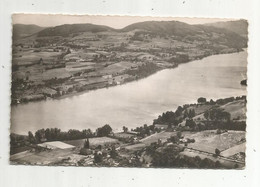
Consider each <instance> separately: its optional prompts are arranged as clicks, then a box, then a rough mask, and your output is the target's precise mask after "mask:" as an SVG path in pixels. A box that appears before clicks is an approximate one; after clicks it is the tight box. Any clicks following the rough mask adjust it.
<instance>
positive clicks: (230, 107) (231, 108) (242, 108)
mask: <svg viewBox="0 0 260 187" xmlns="http://www.w3.org/2000/svg"><path fill="white" fill-rule="evenodd" d="M220 108H223V109H224V110H225V111H226V112H229V113H230V114H231V119H236V118H238V117H239V119H240V120H245V119H246V103H245V101H244V100H240V101H233V102H230V103H227V104H225V105H223V106H221V107H220Z"/></svg>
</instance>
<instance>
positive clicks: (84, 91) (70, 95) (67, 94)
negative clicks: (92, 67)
mask: <svg viewBox="0 0 260 187" xmlns="http://www.w3.org/2000/svg"><path fill="white" fill-rule="evenodd" d="M246 50H247V48H243V49H242V50H241V51H239V52H228V53H221V54H212V55H209V56H205V57H203V58H200V59H197V60H191V61H188V62H185V63H181V64H177V65H176V66H174V67H171V68H160V69H158V70H157V71H156V72H155V73H152V74H150V75H148V76H145V77H138V78H137V79H135V80H131V81H126V82H123V83H122V84H119V85H110V86H107V87H100V88H96V89H91V90H83V91H80V92H75V91H74V92H72V93H66V94H64V95H61V96H58V97H54V98H52V97H46V99H42V100H37V101H28V102H26V103H30V102H39V101H43V100H61V99H65V98H69V97H73V96H79V95H82V94H85V93H88V92H90V91H96V90H100V89H109V88H110V87H115V86H121V85H125V84H127V83H131V82H134V81H139V80H142V79H144V78H147V77H149V76H151V75H154V74H156V73H158V72H160V71H162V70H165V69H174V68H178V67H179V65H182V64H187V63H190V62H194V61H198V60H202V59H204V58H208V57H212V56H216V55H225V54H233V53H240V52H243V51H246ZM21 104H25V103H21ZM12 105H17V104H12Z"/></svg>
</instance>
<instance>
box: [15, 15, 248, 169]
mask: <svg viewBox="0 0 260 187" xmlns="http://www.w3.org/2000/svg"><path fill="white" fill-rule="evenodd" d="M248 25H249V24H248V21H247V20H245V19H230V18H186V17H176V18H175V17H146V16H139V17H137V16H98V15H95V16H91V15H80V16H77V15H64V14H63V15H61V14H13V15H12V62H11V63H12V65H11V67H12V75H11V79H12V83H11V95H10V97H11V115H10V118H11V119H10V123H11V127H10V164H11V165H38V166H79V167H128V168H129V167H136V168H180V169H181V168H196V169H240V170H241V169H244V168H245V166H246V162H245V160H246V154H245V152H246V143H247V141H246V129H247V124H246V119H247V115H246V114H247V64H248V61H247V56H248V48H247V46H248Z"/></svg>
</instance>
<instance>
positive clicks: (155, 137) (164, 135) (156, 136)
mask: <svg viewBox="0 0 260 187" xmlns="http://www.w3.org/2000/svg"><path fill="white" fill-rule="evenodd" d="M173 135H176V132H160V133H156V134H153V135H151V136H148V137H146V138H144V139H142V140H140V142H142V143H143V144H145V145H150V144H151V143H153V142H158V139H161V140H162V141H165V140H167V138H170V137H171V136H173Z"/></svg>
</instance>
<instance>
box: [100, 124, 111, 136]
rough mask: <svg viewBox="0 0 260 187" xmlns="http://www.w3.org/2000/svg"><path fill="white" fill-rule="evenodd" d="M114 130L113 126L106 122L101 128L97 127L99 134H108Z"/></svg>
mask: <svg viewBox="0 0 260 187" xmlns="http://www.w3.org/2000/svg"><path fill="white" fill-rule="evenodd" d="M111 132H112V128H111V127H110V126H109V125H108V124H106V125H104V126H103V127H101V128H98V129H97V136H108V135H109V134H110V133H111Z"/></svg>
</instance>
